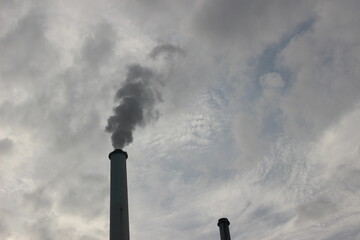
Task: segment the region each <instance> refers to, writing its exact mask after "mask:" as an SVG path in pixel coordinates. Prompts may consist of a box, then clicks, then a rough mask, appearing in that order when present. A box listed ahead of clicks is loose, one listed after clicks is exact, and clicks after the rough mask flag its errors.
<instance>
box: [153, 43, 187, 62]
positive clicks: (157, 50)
mask: <svg viewBox="0 0 360 240" xmlns="http://www.w3.org/2000/svg"><path fill="white" fill-rule="evenodd" d="M161 54H169V55H171V56H173V55H174V54H178V55H180V56H185V54H186V51H185V50H184V49H182V48H181V47H179V46H175V45H172V44H169V43H166V44H161V45H159V46H156V47H154V49H153V50H152V51H151V52H150V54H149V57H151V58H152V59H156V58H157V57H158V56H159V55H161Z"/></svg>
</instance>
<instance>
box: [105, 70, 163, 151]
mask: <svg viewBox="0 0 360 240" xmlns="http://www.w3.org/2000/svg"><path fill="white" fill-rule="evenodd" d="M154 78H155V74H154V73H153V71H152V70H151V69H149V68H146V67H142V66H141V65H139V64H133V65H131V66H129V68H128V72H127V76H126V80H125V83H124V85H123V86H122V87H121V88H120V89H119V90H118V91H117V93H116V99H117V100H119V101H120V104H119V105H118V106H117V107H115V108H114V115H113V116H111V117H109V119H108V122H107V126H106V128H105V130H106V131H107V132H109V133H112V135H111V140H112V145H113V147H114V148H123V147H124V146H126V145H128V144H130V143H131V142H132V141H133V131H134V129H135V128H136V126H144V125H145V124H146V123H147V122H148V121H150V120H152V119H157V118H158V117H159V112H158V111H157V110H156V109H155V104H156V103H157V102H158V101H161V95H160V92H159V91H158V90H157V89H156V86H155V84H156V81H154V80H156V79H154Z"/></svg>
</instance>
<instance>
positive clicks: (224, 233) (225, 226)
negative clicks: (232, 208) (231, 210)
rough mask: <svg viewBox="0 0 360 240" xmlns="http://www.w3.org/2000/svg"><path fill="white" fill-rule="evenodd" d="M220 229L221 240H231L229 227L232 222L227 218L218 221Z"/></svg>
mask: <svg viewBox="0 0 360 240" xmlns="http://www.w3.org/2000/svg"><path fill="white" fill-rule="evenodd" d="M217 225H218V226H219V229H220V239H221V240H231V238H230V231H229V225H230V222H229V220H228V219H227V218H220V219H219V221H218V224H217Z"/></svg>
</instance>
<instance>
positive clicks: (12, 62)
mask: <svg viewBox="0 0 360 240" xmlns="http://www.w3.org/2000/svg"><path fill="white" fill-rule="evenodd" d="M45 19H46V17H45V16H44V15H42V14H41V13H38V12H35V10H32V11H29V12H28V13H27V14H26V15H25V16H24V17H23V18H21V19H20V20H19V22H18V23H17V24H16V26H15V27H14V28H12V29H10V30H9V32H8V33H7V34H6V35H5V36H4V37H3V38H1V39H0V51H1V53H2V56H1V58H0V63H1V64H0V66H1V67H0V68H1V70H2V73H3V74H5V76H14V75H15V76H18V75H21V74H29V75H30V76H38V75H42V74H44V73H43V71H44V69H47V71H49V70H50V69H52V68H54V66H56V65H54V62H55V61H56V59H57V55H56V52H55V51H54V49H53V48H52V46H51V44H50V43H49V41H48V40H47V39H46V37H45V35H44V32H45V31H46V21H45Z"/></svg>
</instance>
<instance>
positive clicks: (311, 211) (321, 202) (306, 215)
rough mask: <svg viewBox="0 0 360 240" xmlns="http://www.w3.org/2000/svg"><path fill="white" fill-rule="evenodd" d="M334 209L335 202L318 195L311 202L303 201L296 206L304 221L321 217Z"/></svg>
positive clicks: (335, 209)
mask: <svg viewBox="0 0 360 240" xmlns="http://www.w3.org/2000/svg"><path fill="white" fill-rule="evenodd" d="M336 211H337V207H336V204H335V203H334V202H332V201H331V200H329V199H327V198H325V197H318V198H317V199H315V200H313V201H311V202H307V203H304V204H302V205H300V206H298V207H297V212H298V213H299V215H300V217H302V218H303V219H304V220H305V221H306V220H307V219H312V220H316V219H321V218H323V217H325V216H326V215H329V214H332V213H335V212H336Z"/></svg>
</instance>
